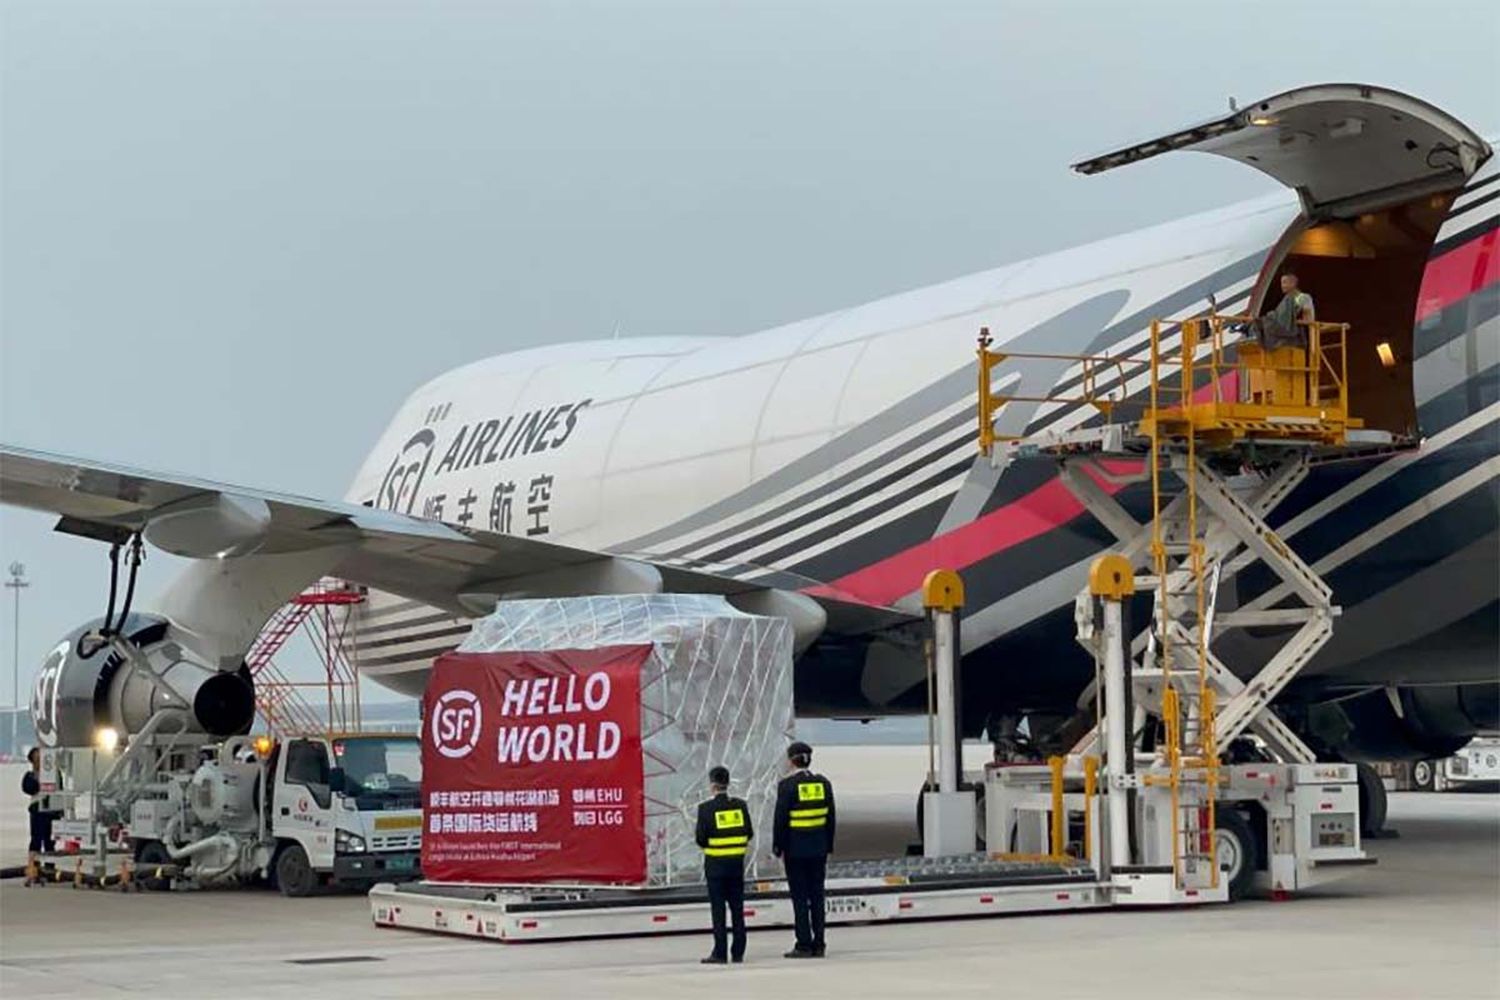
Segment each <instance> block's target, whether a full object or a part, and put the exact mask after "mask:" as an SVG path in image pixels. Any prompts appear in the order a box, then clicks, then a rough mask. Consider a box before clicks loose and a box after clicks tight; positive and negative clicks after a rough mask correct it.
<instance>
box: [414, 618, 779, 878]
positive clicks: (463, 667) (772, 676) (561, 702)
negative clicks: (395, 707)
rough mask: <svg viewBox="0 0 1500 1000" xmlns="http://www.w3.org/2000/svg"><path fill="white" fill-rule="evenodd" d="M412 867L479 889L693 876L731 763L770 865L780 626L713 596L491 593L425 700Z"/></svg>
mask: <svg viewBox="0 0 1500 1000" xmlns="http://www.w3.org/2000/svg"><path fill="white" fill-rule="evenodd" d="M424 719H425V726H426V728H427V729H428V731H429V733H430V739H427V740H424V741H423V746H424V775H425V778H424V807H425V809H426V811H427V817H426V821H425V825H424V833H425V835H424V837H423V871H424V873H425V874H426V876H427V878H428V879H429V880H434V881H455V882H470V883H488V884H523V883H549V884H558V883H564V884H614V885H642V886H662V885H672V884H680V883H686V882H697V881H701V880H702V871H703V867H702V853H701V851H700V850H699V849H698V847H697V845H696V844H695V843H694V837H693V834H694V821H695V818H696V812H697V810H696V807H697V804H698V803H699V802H700V801H702V800H703V799H704V798H706V797H707V795H708V787H707V774H708V770H709V768H710V767H713V766H715V765H719V764H722V765H724V766H725V767H727V768H729V771H730V774H731V775H732V776H733V777H732V792H733V794H736V795H739V796H741V797H742V798H744V799H745V800H746V802H747V803H748V804H749V806H750V809H751V814H752V819H753V823H754V826H755V831H756V836H755V839H754V841H753V842H752V845H751V853H750V854H749V855H748V856H747V858H746V861H747V865H746V868H747V873H753V872H755V871H756V870H757V869H763V870H765V871H766V872H769V871H770V870H771V869H770V867H769V862H770V857H771V818H772V811H773V807H774V804H775V786H776V782H777V780H778V779H779V778H780V776H781V774H782V773H783V766H784V761H785V751H786V745H787V742H788V741H789V740H790V739H791V738H792V732H793V724H794V716H793V708H792V629H791V626H790V624H789V623H788V622H787V621H785V620H784V619H780V618H768V617H761V616H757V615H749V614H745V613H743V612H740V611H738V610H736V609H735V608H734V607H733V606H731V605H730V604H729V603H728V602H727V601H725V600H724V599H723V598H721V597H714V596H708V595H688V594H650V595H645V594H641V595H621V596H607V597H578V598H565V599H548V600H526V601H506V602H502V603H501V604H500V605H499V606H498V607H497V608H496V609H495V611H494V613H493V614H491V615H489V616H488V617H486V618H484V619H482V620H481V621H479V622H477V623H475V625H474V627H473V629H472V631H471V632H470V634H469V636H468V638H467V639H466V640H465V641H464V643H463V644H462V645H461V646H460V647H459V648H458V650H457V651H455V652H453V653H449V654H447V655H445V656H443V657H441V658H440V659H439V660H438V662H437V663H436V664H435V665H434V668H433V672H432V679H431V680H430V681H429V685H428V690H427V695H426V698H425V699H424Z"/></svg>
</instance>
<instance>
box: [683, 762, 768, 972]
mask: <svg viewBox="0 0 1500 1000" xmlns="http://www.w3.org/2000/svg"><path fill="white" fill-rule="evenodd" d="M708 787H709V791H711V792H712V793H713V798H711V799H709V800H708V801H707V802H702V803H699V805H698V827H697V831H696V839H697V841H698V846H699V847H701V848H703V881H704V882H705V883H707V885H708V907H709V911H710V912H711V914H712V916H713V921H714V950H713V951H711V952H709V954H708V957H707V958H705V959H704V960H703V964H704V965H723V964H724V962H725V959H726V953H727V958H728V960H730V961H733V962H743V961H744V960H745V852H746V851H747V850H749V847H750V838H751V837H753V836H755V830H754V828H753V827H752V826H751V825H750V807H749V806H748V805H746V804H745V800H744V799H737V798H735V797H734V796H732V795H730V794H729V769H728V768H726V767H715V768H712V769H710V770H709V772H708ZM726 908H727V909H728V910H729V923H730V924H731V925H732V926H733V927H734V943H733V945H731V946H729V947H726V944H727V942H726V940H725V938H726V937H727V936H728V935H727V934H726V933H725V929H724V923H725V921H724V910H725V909H726Z"/></svg>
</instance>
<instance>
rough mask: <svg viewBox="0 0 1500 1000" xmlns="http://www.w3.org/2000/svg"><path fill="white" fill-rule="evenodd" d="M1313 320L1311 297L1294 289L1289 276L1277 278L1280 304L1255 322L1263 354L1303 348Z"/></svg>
mask: <svg viewBox="0 0 1500 1000" xmlns="http://www.w3.org/2000/svg"><path fill="white" fill-rule="evenodd" d="M1315 319H1316V316H1315V315H1314V311H1313V299H1312V296H1311V295H1309V294H1307V293H1306V292H1304V291H1302V289H1301V288H1300V287H1298V282H1297V276H1296V275H1295V274H1293V273H1292V272H1290V271H1288V272H1287V273H1285V274H1283V275H1282V276H1281V301H1280V302H1278V303H1277V304H1276V308H1275V309H1273V310H1272V311H1271V312H1269V313H1266V314H1265V315H1264V316H1262V317H1261V318H1260V319H1259V320H1258V321H1257V322H1256V333H1257V335H1259V337H1260V342H1261V346H1263V347H1264V348H1265V349H1266V350H1268V351H1269V350H1274V349H1275V348H1278V347H1306V346H1307V324H1309V323H1312V322H1313V321H1314V320H1315Z"/></svg>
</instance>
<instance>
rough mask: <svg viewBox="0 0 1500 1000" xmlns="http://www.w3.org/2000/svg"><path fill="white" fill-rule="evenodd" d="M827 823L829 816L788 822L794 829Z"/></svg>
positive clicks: (825, 824)
mask: <svg viewBox="0 0 1500 1000" xmlns="http://www.w3.org/2000/svg"><path fill="white" fill-rule="evenodd" d="M827 825H828V817H826V816H820V817H818V818H817V819H794V820H792V821H791V822H790V823H788V824H787V826H790V827H791V828H792V829H794V830H798V829H804V828H807V827H817V826H827Z"/></svg>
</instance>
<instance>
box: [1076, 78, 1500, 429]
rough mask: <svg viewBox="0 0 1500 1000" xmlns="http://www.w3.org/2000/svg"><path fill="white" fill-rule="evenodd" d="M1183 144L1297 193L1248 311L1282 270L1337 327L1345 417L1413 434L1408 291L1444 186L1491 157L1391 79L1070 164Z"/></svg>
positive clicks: (1088, 170)
mask: <svg viewBox="0 0 1500 1000" xmlns="http://www.w3.org/2000/svg"><path fill="white" fill-rule="evenodd" d="M1174 150H1189V151H1192V152H1198V153H1213V154H1215V155H1217V156H1225V157H1228V158H1229V159H1231V160H1238V161H1239V162H1240V163H1243V164H1245V165H1246V166H1250V167H1254V168H1255V169H1256V170H1259V171H1260V172H1261V173H1264V174H1267V175H1269V176H1271V177H1274V178H1275V179H1276V180H1278V181H1280V182H1281V183H1282V184H1285V185H1286V186H1287V187H1289V188H1291V189H1292V190H1294V191H1296V192H1297V197H1298V199H1299V200H1300V201H1301V207H1302V212H1301V214H1300V215H1299V216H1298V217H1297V218H1296V219H1295V220H1294V221H1293V223H1292V225H1291V226H1290V227H1289V228H1288V229H1287V231H1286V233H1285V234H1284V235H1283V236H1282V238H1281V239H1280V240H1278V241H1277V242H1276V244H1275V245H1274V246H1272V247H1271V248H1270V251H1269V253H1268V254H1267V256H1266V260H1265V263H1264V264H1263V265H1262V267H1261V274H1260V279H1259V281H1257V282H1256V286H1255V288H1254V289H1253V290H1252V292H1251V296H1250V309H1249V311H1250V312H1251V313H1254V314H1258V313H1260V312H1261V311H1262V309H1263V308H1264V307H1265V306H1268V305H1274V304H1275V303H1276V301H1277V300H1278V299H1279V297H1280V293H1279V291H1278V290H1277V289H1276V281H1277V279H1278V277H1279V276H1280V275H1282V274H1286V273H1289V272H1290V273H1295V274H1296V275H1297V278H1298V280H1299V282H1300V286H1301V288H1302V289H1303V290H1304V291H1307V292H1310V293H1311V294H1312V296H1313V299H1314V300H1315V302H1316V303H1317V318H1318V319H1319V320H1324V321H1330V322H1334V323H1347V324H1349V333H1348V338H1347V341H1346V350H1347V377H1348V398H1349V416H1351V417H1354V418H1357V419H1358V421H1359V422H1360V423H1359V424H1357V425H1356V426H1360V425H1362V426H1363V427H1365V428H1369V429H1371V430H1379V431H1385V432H1388V433H1389V434H1391V435H1392V436H1393V437H1394V438H1396V439H1398V440H1406V441H1415V440H1416V439H1418V438H1419V437H1420V432H1419V429H1418V427H1417V408H1416V398H1415V393H1414V386H1413V379H1412V373H1413V361H1414V359H1415V357H1416V355H1417V354H1418V353H1419V352H1418V351H1417V350H1416V344H1415V342H1414V330H1415V327H1416V319H1417V314H1416V313H1417V301H1418V298H1419V293H1420V291H1421V288H1422V280H1423V276H1424V274H1425V273H1426V270H1427V263H1428V259H1429V256H1430V254H1431V252H1432V244H1433V239H1434V238H1435V237H1436V235H1437V232H1438V230H1439V229H1440V228H1441V227H1442V224H1443V220H1444V219H1445V218H1446V217H1447V215H1448V210H1449V206H1450V205H1451V204H1452V203H1453V199H1454V197H1455V196H1456V195H1457V194H1458V193H1459V192H1460V191H1461V190H1462V189H1463V187H1464V185H1465V184H1466V183H1467V182H1468V180H1469V178H1470V177H1471V176H1472V175H1473V174H1474V172H1475V171H1476V170H1478V169H1479V168H1480V167H1481V166H1482V165H1483V164H1484V163H1485V161H1487V160H1488V159H1489V158H1490V156H1491V155H1492V150H1491V149H1490V146H1489V144H1488V143H1486V142H1485V141H1484V140H1483V139H1481V138H1480V137H1479V136H1478V135H1476V134H1475V133H1474V131H1473V130H1472V129H1470V128H1469V127H1468V126H1466V125H1464V124H1463V122H1460V121H1459V120H1458V119H1456V118H1454V117H1453V116H1451V115H1449V114H1447V113H1446V112H1443V111H1441V110H1440V109H1438V108H1435V107H1433V106H1432V105H1430V104H1428V103H1427V102H1425V101H1420V100H1417V99H1416V98H1414V97H1408V96H1407V95H1405V94H1400V93H1397V92H1396V91H1393V90H1385V89H1383V88H1381V87H1369V86H1364V85H1361V84H1349V83H1332V84H1320V85H1318V86H1312V87H1301V88H1298V89H1297V90H1289V91H1287V92H1286V93H1284V94H1277V95H1276V96H1274V97H1267V98H1265V99H1264V100H1260V101H1256V102H1255V103H1253V104H1250V105H1247V106H1246V107H1243V108H1238V109H1236V110H1232V111H1230V112H1229V113H1228V114H1225V115H1220V116H1218V117H1215V118H1210V119H1208V120H1206V121H1202V122H1199V123H1197V124H1195V125H1190V126H1188V127H1186V128H1182V129H1178V130H1177V131H1175V132H1169V133H1167V134H1166V135H1162V136H1158V137H1156V138H1154V139H1148V140H1146V141H1144V142H1137V143H1132V144H1130V145H1128V146H1122V147H1120V148H1119V149H1116V150H1113V151H1112V152H1108V153H1104V154H1102V155H1100V156H1095V157H1092V158H1090V159H1087V160H1082V161H1080V162H1078V163H1075V164H1073V169H1074V170H1076V171H1078V172H1079V173H1082V174H1097V173H1102V172H1104V171H1106V170H1113V169H1114V168H1116V167H1122V166H1125V165H1126V164H1130V163H1137V162H1139V161H1141V160H1147V159H1150V158H1151V157H1153V156H1158V155H1160V154H1162V153H1169V152H1172V151H1174Z"/></svg>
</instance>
